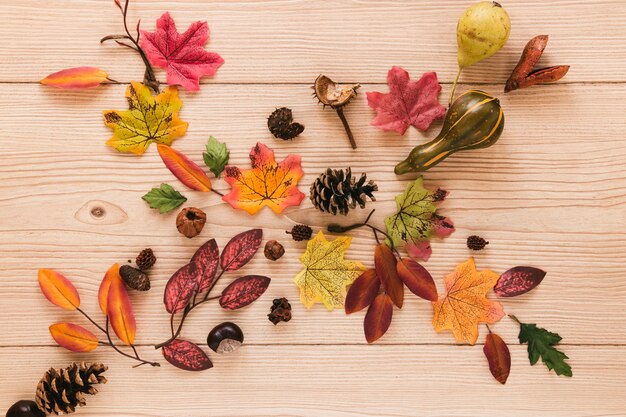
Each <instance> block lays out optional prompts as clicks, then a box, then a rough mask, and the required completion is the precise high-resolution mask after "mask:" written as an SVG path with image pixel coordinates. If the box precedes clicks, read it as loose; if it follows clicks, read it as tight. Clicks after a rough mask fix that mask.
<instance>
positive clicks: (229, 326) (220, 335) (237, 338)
mask: <svg viewBox="0 0 626 417" xmlns="http://www.w3.org/2000/svg"><path fill="white" fill-rule="evenodd" d="M206 341H207V344H208V345H209V347H210V348H211V349H212V350H213V351H214V352H217V353H230V352H234V351H235V350H237V349H239V347H240V346H241V345H242V343H243V332H242V331H241V328H240V327H239V326H237V325H236V324H235V323H231V322H230V321H225V322H224V323H222V324H218V325H217V326H215V327H214V328H213V330H211V331H210V332H209V336H208V337H207V340H206Z"/></svg>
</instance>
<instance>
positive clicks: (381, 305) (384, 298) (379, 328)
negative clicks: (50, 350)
mask: <svg viewBox="0 0 626 417" xmlns="http://www.w3.org/2000/svg"><path fill="white" fill-rule="evenodd" d="M392 317H393V301H391V297H389V296H388V295H387V294H385V293H381V294H378V295H377V296H376V298H375V299H374V302H373V303H372V305H371V306H370V308H369V309H368V310H367V314H366V315H365V320H364V321H363V329H364V330H365V339H366V340H367V343H374V342H375V341H377V340H378V339H380V338H381V337H382V336H383V335H384V334H385V333H386V332H387V330H388V329H389V326H390V325H391V319H392Z"/></svg>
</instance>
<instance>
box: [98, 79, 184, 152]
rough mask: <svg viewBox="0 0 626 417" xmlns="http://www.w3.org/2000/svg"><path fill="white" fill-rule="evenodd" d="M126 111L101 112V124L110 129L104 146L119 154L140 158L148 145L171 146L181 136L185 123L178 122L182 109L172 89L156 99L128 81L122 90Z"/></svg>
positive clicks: (147, 91)
mask: <svg viewBox="0 0 626 417" xmlns="http://www.w3.org/2000/svg"><path fill="white" fill-rule="evenodd" d="M126 98H127V100H128V110H105V111H104V112H103V114H104V124H105V126H107V127H110V128H111V129H113V136H112V137H111V139H109V140H108V141H107V145H109V146H111V147H113V148H115V149H117V150H118V151H120V152H132V153H134V154H142V153H144V152H145V151H146V149H148V146H150V144H151V143H152V142H157V143H162V144H164V145H171V144H172V141H173V140H174V139H176V138H179V137H181V136H183V135H184V134H185V132H186V131H187V125H188V123H187V122H183V121H182V120H180V119H179V118H178V112H179V111H180V108H181V107H182V106H183V102H182V100H181V99H180V98H179V97H178V89H177V88H176V87H167V88H166V89H165V90H163V92H162V93H161V94H159V95H157V96H156V97H154V96H153V95H152V93H150V90H149V89H148V87H146V86H145V85H143V84H142V83H139V82H136V81H132V82H131V83H130V85H129V86H128V88H127V89H126Z"/></svg>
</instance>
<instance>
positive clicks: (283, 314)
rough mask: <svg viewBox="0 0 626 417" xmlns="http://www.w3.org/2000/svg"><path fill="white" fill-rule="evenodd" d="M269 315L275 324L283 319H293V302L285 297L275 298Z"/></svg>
mask: <svg viewBox="0 0 626 417" xmlns="http://www.w3.org/2000/svg"><path fill="white" fill-rule="evenodd" d="M267 317H268V318H269V320H270V321H271V322H272V323H274V326H276V325H277V324H278V323H280V322H281V321H285V322H287V321H289V320H291V304H289V301H288V300H287V299H286V298H285V297H283V298H275V299H274V301H273V302H272V307H271V308H270V314H268V315H267Z"/></svg>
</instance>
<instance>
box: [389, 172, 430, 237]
mask: <svg viewBox="0 0 626 417" xmlns="http://www.w3.org/2000/svg"><path fill="white" fill-rule="evenodd" d="M433 201H434V194H433V192H432V191H430V190H427V189H426V188H424V183H423V179H422V177H419V178H417V179H416V180H415V181H413V182H411V183H409V184H408V185H407V187H406V190H404V192H403V193H402V194H400V195H398V196H396V206H397V208H398V210H397V211H396V213H395V214H393V215H391V216H389V217H387V218H385V225H386V226H387V233H388V234H389V236H390V237H391V240H392V241H393V244H394V246H402V245H403V244H404V243H407V242H413V243H415V242H418V241H420V240H426V239H428V238H430V235H431V232H432V223H433V214H434V213H435V210H436V209H437V208H436V207H435V205H434V204H433Z"/></svg>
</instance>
